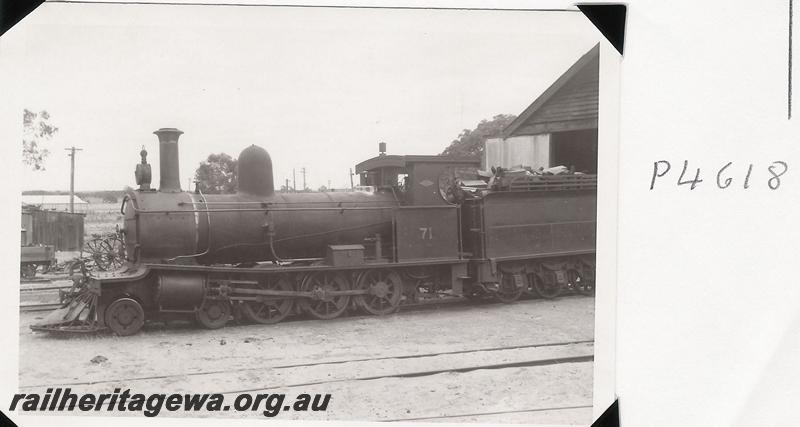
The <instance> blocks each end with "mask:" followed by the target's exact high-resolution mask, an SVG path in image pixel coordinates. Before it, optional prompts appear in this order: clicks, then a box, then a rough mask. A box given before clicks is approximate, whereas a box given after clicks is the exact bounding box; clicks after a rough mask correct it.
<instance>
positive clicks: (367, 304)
mask: <svg viewBox="0 0 800 427" xmlns="http://www.w3.org/2000/svg"><path fill="white" fill-rule="evenodd" d="M358 289H365V290H367V291H368V292H369V293H367V294H365V295H358V296H357V297H356V302H357V303H358V305H359V306H360V307H361V308H362V309H364V311H366V312H367V313H370V314H375V315H378V316H382V315H384V314H390V313H392V312H394V311H395V310H397V307H399V306H400V298H401V297H402V296H403V279H402V278H400V275H399V274H397V273H395V272H394V271H391V270H379V269H374V270H368V271H366V272H365V273H364V274H362V275H361V277H359V278H358Z"/></svg>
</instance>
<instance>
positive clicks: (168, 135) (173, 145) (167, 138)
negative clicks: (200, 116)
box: [153, 128, 183, 193]
mask: <svg viewBox="0 0 800 427" xmlns="http://www.w3.org/2000/svg"><path fill="white" fill-rule="evenodd" d="M153 133H154V134H155V135H156V136H158V157H159V163H160V170H159V175H160V177H161V181H160V183H159V186H158V191H162V192H166V193H179V192H181V174H180V165H179V160H178V137H180V136H181V134H183V132H181V131H180V130H178V129H175V128H161V129H159V130H157V131H155V132H153Z"/></svg>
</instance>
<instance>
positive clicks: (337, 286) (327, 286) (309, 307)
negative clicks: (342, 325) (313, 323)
mask: <svg viewBox="0 0 800 427" xmlns="http://www.w3.org/2000/svg"><path fill="white" fill-rule="evenodd" d="M301 289H302V290H303V291H305V292H313V293H315V294H316V297H312V298H304V299H303V300H301V301H300V306H301V307H302V308H303V310H304V311H306V312H308V313H309V314H311V315H312V316H314V317H316V318H317V319H323V320H327V319H333V318H335V317H338V316H339V315H341V314H342V313H344V311H345V310H347V306H348V304H350V295H339V296H333V295H330V294H328V293H329V292H335V291H346V290H349V289H350V283H349V282H348V280H347V278H345V277H344V276H342V275H341V274H338V273H329V272H324V271H320V272H317V273H312V274H310V275H308V276H306V278H305V280H303V284H302V285H301Z"/></svg>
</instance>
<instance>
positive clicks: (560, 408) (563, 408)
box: [375, 405, 592, 423]
mask: <svg viewBox="0 0 800 427" xmlns="http://www.w3.org/2000/svg"><path fill="white" fill-rule="evenodd" d="M591 408H592V405H574V406H552V407H544V408H533V409H515V410H510V411H494V412H476V413H470V414H452V415H440V416H431V417H413V418H395V419H391V420H383V419H381V420H375V421H383V422H390V423H392V422H402V421H432V420H445V419H447V420H452V419H453V418H477V417H487V416H492V415H511V414H524V413H531V412H550V411H572V410H576V409H591ZM451 422H458V421H451Z"/></svg>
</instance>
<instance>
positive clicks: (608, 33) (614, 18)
mask: <svg viewBox="0 0 800 427" xmlns="http://www.w3.org/2000/svg"><path fill="white" fill-rule="evenodd" d="M577 6H578V9H580V11H581V12H583V14H584V15H586V17H587V18H589V21H591V22H592V24H594V26H595V27H597V29H598V30H600V33H602V34H603V35H604V36H605V37H606V39H608V41H609V42H610V43H611V45H612V46H614V48H615V49H617V51H618V52H619V54H620V55H622V51H623V50H624V49H625V16H626V14H627V12H628V7H627V6H625V5H624V4H578V5H577Z"/></svg>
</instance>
